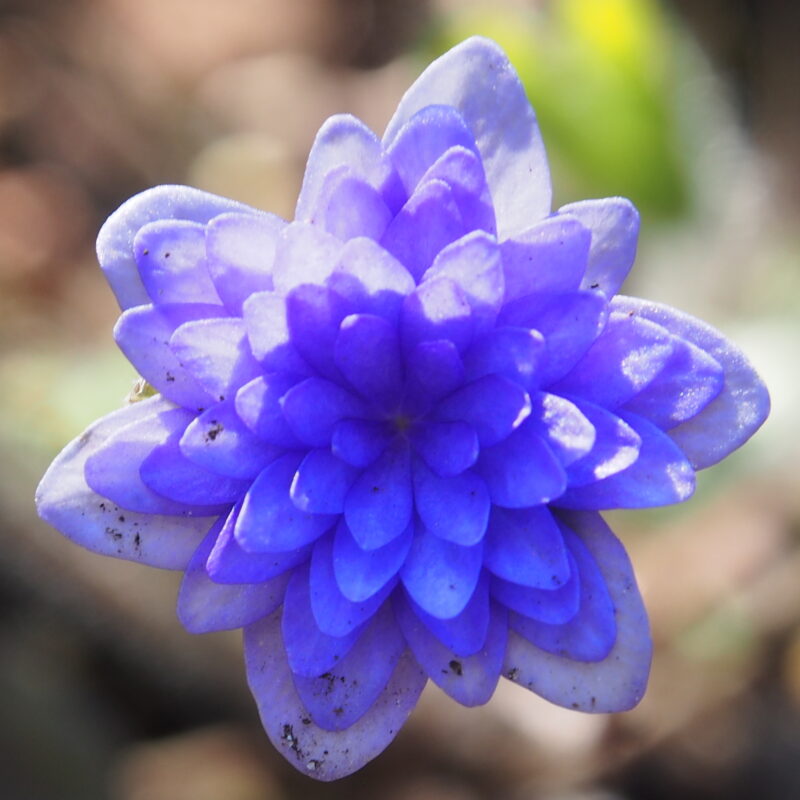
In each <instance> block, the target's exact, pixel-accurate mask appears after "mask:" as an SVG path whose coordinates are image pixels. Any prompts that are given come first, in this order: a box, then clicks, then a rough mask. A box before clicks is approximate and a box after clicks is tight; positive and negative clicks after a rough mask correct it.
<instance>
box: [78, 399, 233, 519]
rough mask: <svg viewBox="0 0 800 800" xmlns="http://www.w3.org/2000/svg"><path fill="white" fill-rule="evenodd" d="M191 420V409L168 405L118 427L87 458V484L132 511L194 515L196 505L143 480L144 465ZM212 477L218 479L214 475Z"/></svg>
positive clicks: (211, 511) (210, 511)
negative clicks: (158, 491) (158, 490)
mask: <svg viewBox="0 0 800 800" xmlns="http://www.w3.org/2000/svg"><path fill="white" fill-rule="evenodd" d="M191 420H192V415H191V414H190V413H189V412H188V411H184V410H183V409H178V408H170V407H169V406H168V405H166V404H164V405H161V406H157V407H155V408H154V411H153V413H152V414H149V415H148V416H144V417H140V418H137V419H135V420H134V421H132V422H131V423H130V424H129V425H127V426H125V427H120V428H118V429H117V430H116V431H115V432H114V433H113V434H112V435H110V436H109V437H108V438H107V439H106V440H105V441H104V442H103V443H102V444H100V446H99V447H97V448H96V449H95V450H94V452H93V453H92V454H91V455H90V456H89V457H88V458H87V459H86V466H85V477H86V483H87V485H88V486H89V487H90V488H91V489H92V490H93V491H95V492H97V493H98V494H100V495H102V496H103V497H105V498H108V499H109V500H110V501H111V502H113V503H116V504H117V505H119V506H121V507H122V508H125V509H128V510H129V511H138V512H140V513H143V514H175V515H180V516H188V515H190V514H191V513H192V508H193V507H194V506H196V504H194V503H191V504H187V503H183V502H180V501H178V500H175V499H174V498H167V497H165V496H164V495H162V494H161V493H157V492H156V491H154V490H153V489H152V488H151V487H150V486H148V485H147V484H146V483H145V482H144V481H143V479H142V476H141V467H142V464H143V462H145V461H146V460H147V458H148V457H149V456H150V455H151V453H152V452H153V451H154V450H155V449H156V448H158V447H160V446H161V445H162V444H163V442H165V441H167V440H168V439H169V438H170V437H173V438H178V437H180V436H181V435H182V434H183V432H184V430H185V429H186V426H187V425H188V424H189V422H191ZM210 478H211V480H215V478H214V477H213V476H210ZM223 482H224V479H223ZM214 502H215V501H212V503H214ZM201 505H203V506H208V505H210V504H209V503H202V504H201ZM222 510H224V509H223V508H206V509H204V513H205V514H206V515H210V514H215V513H220V512H221V511H222Z"/></svg>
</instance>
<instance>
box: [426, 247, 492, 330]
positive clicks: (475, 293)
mask: <svg viewBox="0 0 800 800" xmlns="http://www.w3.org/2000/svg"><path fill="white" fill-rule="evenodd" d="M439 277H443V278H449V279H450V280H451V281H453V282H454V283H455V284H456V285H457V286H458V287H459V289H461V291H462V292H463V293H464V296H465V297H466V299H467V302H468V303H469V304H470V306H471V307H472V314H473V318H474V321H475V332H476V334H479V333H482V332H484V331H488V330H491V329H492V326H493V325H494V321H495V319H496V318H497V314H498V312H499V311H500V307H501V305H502V303H503V292H504V286H505V283H504V278H503V265H502V262H501V260H500V247H499V246H498V244H497V240H496V239H495V238H494V236H491V235H490V234H488V233H486V232H484V231H473V232H471V233H468V234H467V235H466V236H462V237H461V238H460V239H458V240H457V241H455V242H452V243H451V244H449V245H447V246H446V247H445V248H444V249H442V250H441V251H439V253H438V254H437V256H436V258H435V259H434V260H433V264H431V266H430V268H429V269H428V270H427V271H426V272H425V274H424V275H423V276H422V281H428V280H433V279H434V278H439Z"/></svg>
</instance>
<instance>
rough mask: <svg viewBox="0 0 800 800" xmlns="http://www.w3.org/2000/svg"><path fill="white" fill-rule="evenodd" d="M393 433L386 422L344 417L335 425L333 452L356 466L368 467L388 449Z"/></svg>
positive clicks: (332, 440) (332, 439)
mask: <svg viewBox="0 0 800 800" xmlns="http://www.w3.org/2000/svg"><path fill="white" fill-rule="evenodd" d="M390 438H391V433H390V431H389V428H388V426H387V425H386V423H384V422H376V421H374V420H368V419H343V420H341V421H340V422H337V423H336V424H335V425H334V426H333V434H332V435H331V452H332V453H333V454H334V455H335V456H336V457H337V458H341V459H342V461H344V462H346V463H347V464H350V465H351V466H354V467H368V466H369V465H370V464H371V463H372V462H373V461H375V460H376V459H377V458H378V456H380V454H381V453H382V452H383V451H384V450H385V449H386V445H387V444H389V440H390Z"/></svg>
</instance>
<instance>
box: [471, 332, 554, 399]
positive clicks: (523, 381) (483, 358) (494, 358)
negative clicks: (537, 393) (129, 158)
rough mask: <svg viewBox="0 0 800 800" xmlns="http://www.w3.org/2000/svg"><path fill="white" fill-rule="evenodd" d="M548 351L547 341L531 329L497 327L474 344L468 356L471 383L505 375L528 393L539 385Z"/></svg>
mask: <svg viewBox="0 0 800 800" xmlns="http://www.w3.org/2000/svg"><path fill="white" fill-rule="evenodd" d="M544 350H545V341H544V337H543V336H542V335H541V333H539V331H535V330H533V329H531V328H515V327H510V326H506V327H497V328H495V329H494V330H492V331H490V332H489V333H487V334H486V335H484V336H482V337H481V338H480V339H478V340H477V341H475V342H473V344H472V346H471V347H470V348H469V350H468V351H467V352H466V353H465V354H464V369H465V372H466V378H467V380H475V379H476V378H480V377H482V376H484V375H502V376H503V377H505V378H508V379H509V380H512V381H515V382H516V383H518V384H519V385H520V386H522V387H523V388H525V389H531V388H533V387H535V386H536V385H537V384H538V382H539V375H538V372H539V362H540V361H541V360H542V357H543V355H544Z"/></svg>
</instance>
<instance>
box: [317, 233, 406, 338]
mask: <svg viewBox="0 0 800 800" xmlns="http://www.w3.org/2000/svg"><path fill="white" fill-rule="evenodd" d="M328 286H329V287H330V288H331V289H333V290H334V291H336V292H338V293H339V294H341V295H342V296H343V297H348V298H350V300H351V301H352V302H353V304H354V305H355V306H356V307H357V308H358V309H359V311H362V312H364V313H367V314H377V315H378V316H381V317H383V318H384V319H387V320H389V322H393V323H394V322H396V321H397V320H398V318H399V316H400V308H401V306H402V304H403V298H404V297H405V296H406V295H407V294H409V293H410V292H413V291H414V287H415V286H416V284H415V283H414V278H413V277H412V275H411V273H410V272H409V271H408V270H407V269H406V268H405V267H404V266H403V265H402V264H401V263H400V262H399V261H398V260H397V259H396V258H394V256H392V255H390V254H389V253H387V252H386V250H384V249H383V248H382V247H381V246H380V245H379V244H378V243H377V242H373V241H372V240H371V239H364V238H359V239H351V240H350V241H349V242H347V244H346V245H345V246H344V248H343V249H342V253H341V255H340V257H339V262H338V263H337V265H336V269H335V270H334V271H333V273H332V274H331V275H330V277H329V278H328Z"/></svg>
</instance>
